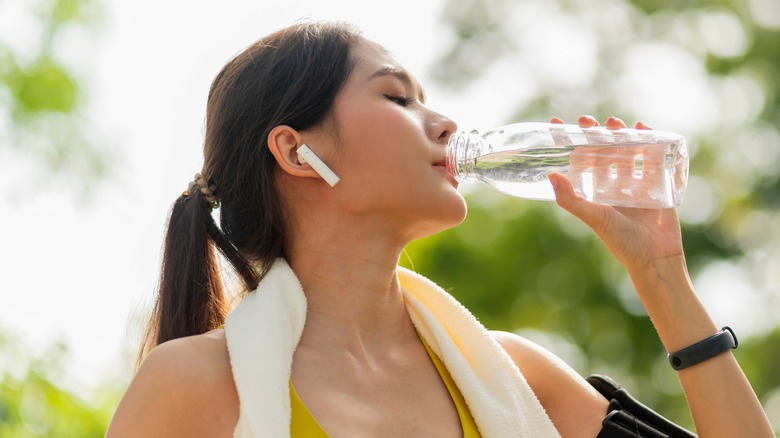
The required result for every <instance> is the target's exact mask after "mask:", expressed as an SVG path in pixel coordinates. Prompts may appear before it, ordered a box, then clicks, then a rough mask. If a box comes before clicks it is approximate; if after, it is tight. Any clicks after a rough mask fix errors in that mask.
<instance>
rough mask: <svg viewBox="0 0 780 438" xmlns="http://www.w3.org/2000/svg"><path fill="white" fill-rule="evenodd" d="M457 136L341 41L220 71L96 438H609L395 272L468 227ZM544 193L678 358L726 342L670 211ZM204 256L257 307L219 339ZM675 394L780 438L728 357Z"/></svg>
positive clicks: (595, 415)
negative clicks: (420, 244)
mask: <svg viewBox="0 0 780 438" xmlns="http://www.w3.org/2000/svg"><path fill="white" fill-rule="evenodd" d="M556 121H559V120H556ZM580 123H581V124H582V125H592V124H596V123H597V122H596V121H595V120H594V119H592V118H589V117H583V118H582V119H581V120H580ZM607 126H608V127H610V128H619V127H623V126H625V125H623V123H622V122H621V121H619V120H618V119H614V118H611V119H610V120H608V121H607ZM638 127H644V126H642V125H639V126H638ZM455 129H456V125H455V123H454V122H453V121H451V120H450V119H448V118H446V117H444V116H442V115H440V114H438V113H436V112H433V111H431V110H430V109H428V108H427V107H426V106H425V103H424V93H423V91H422V89H421V87H420V85H419V84H418V82H417V81H416V80H415V79H414V78H413V77H412V76H411V75H410V74H409V73H408V72H407V71H406V70H404V68H403V67H402V66H401V64H400V63H399V62H398V61H397V60H396V59H395V58H394V57H393V56H392V55H391V54H390V53H388V52H387V51H386V50H385V49H383V48H382V47H381V46H380V45H378V44H376V43H374V42H372V41H369V40H367V39H365V38H364V37H362V36H361V35H360V34H359V33H358V32H357V31H355V30H353V29H352V28H350V27H349V26H346V25H341V24H328V23H305V24H297V25H294V26H292V27H289V28H286V29H283V30H281V31H279V32H276V33H274V34H272V35H269V36H268V37H266V38H264V39H263V40H261V41H259V42H258V43H256V44H254V45H253V46H251V47H249V48H248V49H246V50H245V51H244V52H243V53H241V54H239V55H238V56H237V57H236V58H235V59H233V60H232V61H230V62H229V63H228V64H227V65H226V66H225V67H224V68H223V70H222V71H221V72H220V73H219V75H218V76H217V77H216V79H215V80H214V82H213V84H212V87H211V91H210V94H209V99H208V110H207V119H206V139H205V147H204V166H203V170H202V172H201V173H202V175H203V176H202V177H201V176H200V175H196V180H195V181H194V182H193V183H191V184H190V189H189V190H188V191H187V192H185V193H184V194H182V196H181V197H180V198H179V199H178V200H177V201H176V203H175V205H174V208H173V210H172V213H171V217H170V223H169V228H168V234H167V238H166V247H165V254H164V259H163V266H162V275H161V285H160V293H159V297H158V301H157V305H156V308H155V313H154V317H153V320H152V324H151V325H150V327H151V329H150V333H149V342H148V344H147V347H148V348H151V347H154V349H153V350H151V352H150V353H149V354H148V356H146V357H145V359H144V361H143V363H142V365H141V367H140V368H139V370H138V373H137V375H136V376H135V378H134V380H133V382H132V383H131V385H130V387H129V388H128V390H127V393H126V394H125V396H124V398H123V400H122V401H121V403H120V405H119V407H118V409H117V411H116V414H115V416H114V419H113V420H112V423H111V425H110V427H109V431H108V436H110V437H123V436H144V437H156V436H160V437H163V436H164V437H171V436H186V437H197V436H204V437H221V436H224V437H229V436H242V437H243V436H280V435H282V436H283V435H287V434H292V435H293V436H324V434H326V433H327V434H329V435H332V436H404V437H408V436H426V437H427V436H441V437H455V436H477V435H476V434H477V433H481V434H482V436H558V434H560V435H561V436H565V437H595V436H596V435H597V434H599V431H600V430H601V429H602V420H603V419H604V417H605V415H606V414H607V410H608V400H606V399H605V398H604V397H603V396H602V395H600V394H599V393H598V392H597V391H596V390H594V389H593V387H591V386H590V385H589V384H588V383H587V382H586V381H585V380H583V379H582V378H581V377H579V376H578V375H577V374H576V373H575V372H573V371H572V370H571V369H570V368H569V367H567V366H566V365H565V364H564V363H562V362H561V361H560V360H559V359H558V358H556V357H554V356H553V355H552V354H550V353H549V352H547V351H546V350H544V349H543V348H541V347H539V346H537V345H534V344H532V343H531V342H529V341H527V340H525V339H522V338H520V337H518V336H516V335H513V334H508V333H489V332H487V331H486V330H485V329H484V328H483V327H481V326H480V325H479V324H478V323H477V322H476V320H474V319H473V317H471V315H470V314H468V312H467V311H465V310H464V309H462V308H461V307H459V306H458V305H457V303H454V301H453V300H452V299H451V297H449V296H448V295H446V294H445V293H444V292H443V291H441V290H440V289H438V288H437V287H436V286H435V285H432V284H431V283H429V282H427V281H426V280H425V279H423V278H421V277H419V276H416V274H414V273H411V272H408V271H405V270H403V269H400V268H397V264H398V259H399V256H400V253H401V251H402V250H403V248H404V247H405V246H406V245H407V244H408V243H409V242H410V241H412V240H414V239H417V238H420V237H424V236H428V235H430V234H433V233H436V232H438V231H441V230H444V229H446V228H450V227H454V226H456V225H457V224H458V223H460V222H461V221H462V220H463V218H464V217H465V214H466V204H465V202H464V199H463V198H462V196H461V195H460V194H459V193H458V191H457V190H456V188H457V182H456V181H455V180H454V178H453V177H452V176H451V175H449V174H448V173H447V172H446V170H445V167H444V155H445V145H446V143H447V139H448V138H449V136H450V135H451V134H452V133H453V132H454V131H455ZM303 145H307V147H308V148H309V149H310V150H311V151H313V153H314V154H315V155H316V157H319V159H321V161H322V162H323V163H325V164H326V165H327V166H328V167H329V168H330V169H332V171H333V172H334V173H335V175H337V176H338V177H340V181H339V182H338V184H335V185H333V186H331V184H330V183H333V182H334V181H330V183H328V182H326V181H325V180H324V179H323V178H321V177H320V174H319V173H318V172H317V170H316V169H315V167H319V166H318V165H317V163H316V161H317V159H316V157H312V156H311V155H303V157H308V159H305V158H302V155H301V154H302V151H303V150H305V148H304V149H301V148H302V146H303ZM313 166H314V167H313ZM550 180H551V182H552V184H553V186H554V187H555V188H556V191H557V202H558V204H559V205H560V206H561V207H563V208H564V209H566V210H567V211H569V212H571V213H572V214H574V215H575V216H577V217H578V218H580V219H581V220H582V221H584V222H585V223H586V224H587V225H589V226H590V227H591V228H593V229H594V231H595V232H596V233H597V234H598V236H599V237H600V238H601V239H602V240H603V241H604V243H605V244H606V245H607V247H608V248H609V249H610V251H612V253H613V254H614V255H615V256H616V257H617V258H618V259H619V260H620V261H621V262H622V263H623V264H624V265H625V266H626V268H627V269H628V271H629V272H630V274H631V276H632V279H633V281H634V284H635V286H636V289H637V291H638V292H639V294H640V296H641V298H642V300H643V302H644V304H645V306H646V308H647V311H648V313H649V314H650V316H651V317H652V319H653V322H654V323H655V325H656V328H657V329H658V332H659V334H660V336H661V340H662V341H663V343H664V345H665V346H666V348H667V350H668V351H677V350H680V349H682V348H683V347H687V346H689V345H691V344H693V343H695V342H697V341H699V340H702V339H705V338H707V337H709V336H711V335H712V334H713V333H715V332H716V331H717V327H716V326H715V325H714V324H713V322H712V321H711V319H710V317H709V316H708V314H707V313H706V311H705V310H704V308H703V307H702V306H701V304H700V303H699V301H698V300H697V299H696V296H695V294H694V291H693V289H692V287H691V284H690V281H689V279H688V276H687V273H686V267H685V260H684V255H683V252H682V244H681V238H680V228H679V222H678V220H677V216H676V213H675V211H674V210H673V209H668V210H655V211H653V210H639V209H633V210H632V209H614V208H611V207H607V206H603V205H597V204H592V203H589V202H587V201H585V200H583V199H581V198H578V197H576V195H575V194H574V191H573V189H572V186H571V184H570V182H569V181H568V180H567V179H566V178H565V177H563V176H562V175H552V176H551V177H550ZM218 205H219V206H220V214H221V221H220V225H221V226H220V227H219V228H218V227H217V225H216V224H215V223H214V221H213V219H212V217H211V209H212V207H216V206H218ZM213 246H216V247H217V248H218V249H219V250H220V251H221V252H222V254H224V256H225V257H226V258H227V260H229V262H230V263H231V265H232V266H233V267H234V269H235V272H236V273H237V274H238V276H239V278H240V280H241V281H242V282H243V283H244V285H245V286H246V289H247V290H248V291H252V290H255V289H257V290H255V291H254V292H249V293H248V294H247V295H246V297H245V298H244V299H243V301H242V302H241V303H240V304H239V305H238V307H237V309H236V310H234V311H233V312H232V313H231V314H230V315H229V316H228V317H227V323H226V322H225V321H226V318H225V314H226V312H227V306H226V303H225V298H224V297H223V291H222V283H221V281H220V276H219V267H218V260H217V258H216V256H215V254H214V253H213V250H212V248H213ZM223 324H225V325H224V328H223ZM679 375H680V380H681V382H682V385H683V387H684V390H685V393H686V396H687V397H688V400H689V403H690V406H691V412H692V415H693V418H694V421H695V423H696V426H697V429H698V431H699V433H700V434H702V435H703V436H729V437H734V436H750V437H759V436H773V434H772V430H771V427H770V426H769V424H768V421H767V419H766V416H765V415H764V413H763V410H762V408H761V406H760V404H759V402H758V400H757V398H756V396H755V394H754V393H753V391H752V389H751V387H750V385H749V383H748V382H747V381H746V379H745V377H744V375H743V373H742V371H741V369H740V368H739V365H738V364H737V363H736V361H735V359H734V357H733V356H732V355H731V354H730V353H724V354H719V355H717V356H716V357H712V358H708V359H707V360H706V361H704V362H703V363H701V364H699V365H696V366H693V367H690V368H687V369H685V370H682V371H680V373H679ZM713 382H716V383H713Z"/></svg>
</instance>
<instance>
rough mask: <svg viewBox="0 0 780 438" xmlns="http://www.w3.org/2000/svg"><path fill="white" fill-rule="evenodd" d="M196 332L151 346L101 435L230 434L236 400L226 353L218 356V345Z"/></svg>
mask: <svg viewBox="0 0 780 438" xmlns="http://www.w3.org/2000/svg"><path fill="white" fill-rule="evenodd" d="M201 336H205V335H201ZM197 338H198V337H192V338H184V339H177V340H174V341H169V342H166V343H165V344H162V345H160V346H158V347H156V348H155V349H154V350H152V352H151V353H150V354H149V356H147V358H146V359H145V360H144V362H143V364H142V365H141V367H140V368H139V369H138V373H137V374H136V375H135V377H134V378H133V380H132V382H131V383H130V386H129V387H128V389H127V391H126V392H125V395H124V397H123V398H122V400H121V401H120V403H119V406H118V407H117V410H116V412H115V413H114V417H113V418H112V420H111V424H110V425H109V428H108V431H107V433H106V437H108V438H113V437H137V436H143V437H150V438H154V437H177V436H181V437H185V436H186V437H197V436H231V435H232V432H233V428H234V427H235V424H236V422H237V420H238V414H237V411H238V402H237V395H235V386H234V384H233V381H232V374H230V372H229V360H228V359H227V353H225V357H220V355H219V354H218V353H219V351H218V348H219V346H218V345H217V346H216V347H217V351H215V345H213V344H214V342H210V340H208V339H203V338H201V339H197ZM215 353H217V354H215ZM225 362H226V363H227V369H225V366H226V364H225ZM226 371H227V374H226Z"/></svg>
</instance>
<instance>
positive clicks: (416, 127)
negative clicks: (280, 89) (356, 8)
mask: <svg viewBox="0 0 780 438" xmlns="http://www.w3.org/2000/svg"><path fill="white" fill-rule="evenodd" d="M351 55H352V57H353V59H354V60H356V65H355V67H354V69H353V71H352V73H351V74H350V76H349V78H348V79H347V82H346V83H345V85H344V87H343V88H342V90H341V91H340V93H339V95H338V97H337V100H336V104H335V108H334V119H335V125H336V131H337V133H336V135H331V136H328V137H327V138H321V139H320V140H321V141H322V142H326V143H331V144H332V145H333V146H332V147H329V148H327V149H328V150H327V155H328V159H326V157H324V156H323V157H322V158H323V160H325V161H326V162H327V163H328V164H329V165H331V167H332V168H333V170H334V171H335V172H336V174H338V175H339V176H340V177H341V182H340V183H339V184H338V185H337V186H336V187H335V188H334V189H333V190H337V191H339V193H338V196H334V198H335V199H337V202H338V203H339V204H340V205H339V208H341V209H343V210H344V211H345V212H347V213H348V214H350V215H352V216H356V217H357V218H358V219H360V220H362V219H365V220H366V221H372V222H370V224H375V225H376V226H379V227H382V229H383V230H387V231H392V230H395V231H397V232H400V233H401V235H402V237H403V238H407V239H415V238H419V237H422V236H426V235H430V234H432V233H435V232H438V231H441V230H442V229H446V228H450V227H453V226H455V225H457V224H459V223H460V222H461V221H462V220H463V218H464V217H465V215H466V204H465V201H464V199H463V197H462V196H461V195H460V193H458V191H457V182H456V180H455V179H454V177H452V176H451V175H450V174H448V173H447V172H446V170H445V166H444V158H445V148H446V145H447V140H448V139H449V137H450V135H451V134H453V133H454V131H455V130H456V129H457V125H456V124H455V122H453V121H452V120H450V119H448V118H446V117H444V116H442V115H441V114H438V113H436V112H434V111H432V110H430V109H428V108H427V107H426V106H425V99H424V95H423V92H422V88H421V87H420V85H419V83H418V82H417V81H416V80H415V79H414V78H413V77H412V76H411V75H410V74H409V73H408V72H407V71H406V70H404V68H403V67H402V66H401V64H400V63H399V62H398V61H397V60H396V59H395V58H394V57H393V56H392V55H391V54H390V53H389V52H387V50H385V49H384V48H382V47H381V46H380V45H378V44H376V43H373V42H371V41H368V40H364V39H361V40H360V42H358V43H356V44H355V46H353V49H352V53H351ZM334 195H336V193H335V192H334Z"/></svg>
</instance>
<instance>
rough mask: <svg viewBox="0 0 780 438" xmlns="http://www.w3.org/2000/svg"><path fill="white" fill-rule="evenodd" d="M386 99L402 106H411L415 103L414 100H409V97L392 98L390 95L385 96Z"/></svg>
mask: <svg viewBox="0 0 780 438" xmlns="http://www.w3.org/2000/svg"><path fill="white" fill-rule="evenodd" d="M385 97H386V98H388V99H389V100H391V101H393V102H395V103H397V104H398V105H401V106H409V104H411V103H412V101H413V99H409V98H408V97H401V96H391V95H389V94H385Z"/></svg>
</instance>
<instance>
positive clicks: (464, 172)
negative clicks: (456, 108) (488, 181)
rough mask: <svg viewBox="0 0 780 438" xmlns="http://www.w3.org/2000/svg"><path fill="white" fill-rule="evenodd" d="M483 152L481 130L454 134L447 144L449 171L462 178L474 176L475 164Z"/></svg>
mask: <svg viewBox="0 0 780 438" xmlns="http://www.w3.org/2000/svg"><path fill="white" fill-rule="evenodd" d="M481 154H482V142H481V138H480V136H479V132H477V131H476V130H472V131H471V132H469V133H466V132H459V133H456V134H453V135H452V137H450V140H449V142H448V144H447V171H448V172H449V173H450V174H452V175H453V176H455V177H456V178H460V179H472V178H474V176H475V175H474V165H475V163H476V161H477V157H479V156H480V155H481Z"/></svg>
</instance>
